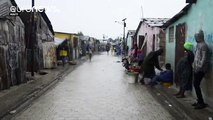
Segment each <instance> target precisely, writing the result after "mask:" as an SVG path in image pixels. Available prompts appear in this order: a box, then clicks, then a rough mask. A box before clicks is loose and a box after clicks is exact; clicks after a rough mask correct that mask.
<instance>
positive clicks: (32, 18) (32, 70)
mask: <svg viewBox="0 0 213 120" xmlns="http://www.w3.org/2000/svg"><path fill="white" fill-rule="evenodd" d="M34 6H35V1H34V0H32V8H31V9H33V11H32V12H31V29H30V40H31V76H34V46H35V45H34V44H35V29H34V28H35V25H34V23H35V20H34V19H35V18H34V16H35V13H34V11H35V10H34Z"/></svg>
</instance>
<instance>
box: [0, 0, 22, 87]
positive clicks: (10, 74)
mask: <svg viewBox="0 0 213 120" xmlns="http://www.w3.org/2000/svg"><path fill="white" fill-rule="evenodd" d="M10 6H16V7H17V4H16V3H15V1H14V0H1V1H0V58H1V59H0V89H7V88H9V87H10V86H13V85H17V84H20V83H23V82H26V77H25V73H26V67H25V66H26V61H25V56H26V54H25V43H24V24H23V23H22V20H21V19H20V17H19V16H9V13H10V11H9V8H10Z"/></svg>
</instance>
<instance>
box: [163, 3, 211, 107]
mask: <svg viewBox="0 0 213 120" xmlns="http://www.w3.org/2000/svg"><path fill="white" fill-rule="evenodd" d="M184 22H185V23H186V41H190V42H192V43H193V44H194V48H195V47H196V42H195V39H194V34H195V33H197V32H198V31H199V30H200V29H202V30H203V31H204V34H205V42H206V43H207V45H208V46H209V48H210V56H211V60H210V61H211V69H210V71H209V73H208V74H207V75H206V76H205V78H204V79H205V80H203V81H202V83H201V88H202V89H203V94H204V99H205V100H206V101H207V103H208V104H209V105H211V106H213V80H212V79H213V55H212V51H213V0H197V3H196V4H193V5H192V7H191V8H190V9H189V10H188V13H187V14H186V15H184V16H182V17H181V18H180V19H179V20H177V21H176V22H175V23H173V24H172V25H170V26H176V25H178V24H179V23H184ZM170 26H169V27H170ZM169 27H168V28H167V29H166V62H169V63H171V64H172V66H173V69H175V66H174V63H175V41H174V42H173V43H170V42H169ZM175 30H176V28H175V29H174V33H175ZM174 35H175V34H174Z"/></svg>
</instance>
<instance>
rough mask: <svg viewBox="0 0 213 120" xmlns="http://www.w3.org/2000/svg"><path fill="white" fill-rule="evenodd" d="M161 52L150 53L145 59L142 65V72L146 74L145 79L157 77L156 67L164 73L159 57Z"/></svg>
mask: <svg viewBox="0 0 213 120" xmlns="http://www.w3.org/2000/svg"><path fill="white" fill-rule="evenodd" d="M159 55H160V52H159V51H154V52H150V53H149V54H148V55H147V56H146V57H145V58H144V62H143V64H142V71H143V72H144V77H152V76H154V75H155V67H156V68H157V69H159V70H161V71H162V69H161V68H160V66H159V61H158V56H159Z"/></svg>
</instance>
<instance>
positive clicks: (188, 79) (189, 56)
mask: <svg viewBox="0 0 213 120" xmlns="http://www.w3.org/2000/svg"><path fill="white" fill-rule="evenodd" d="M192 48H193V44H192V43H190V42H186V43H185V44H184V49H185V54H184V57H183V58H181V59H180V60H179V62H178V64H177V69H176V75H178V79H179V81H180V89H179V92H178V93H176V94H175V95H176V97H177V98H184V97H185V96H184V93H185V91H186V90H191V89H192V63H193V62H194V54H193V52H192Z"/></svg>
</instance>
